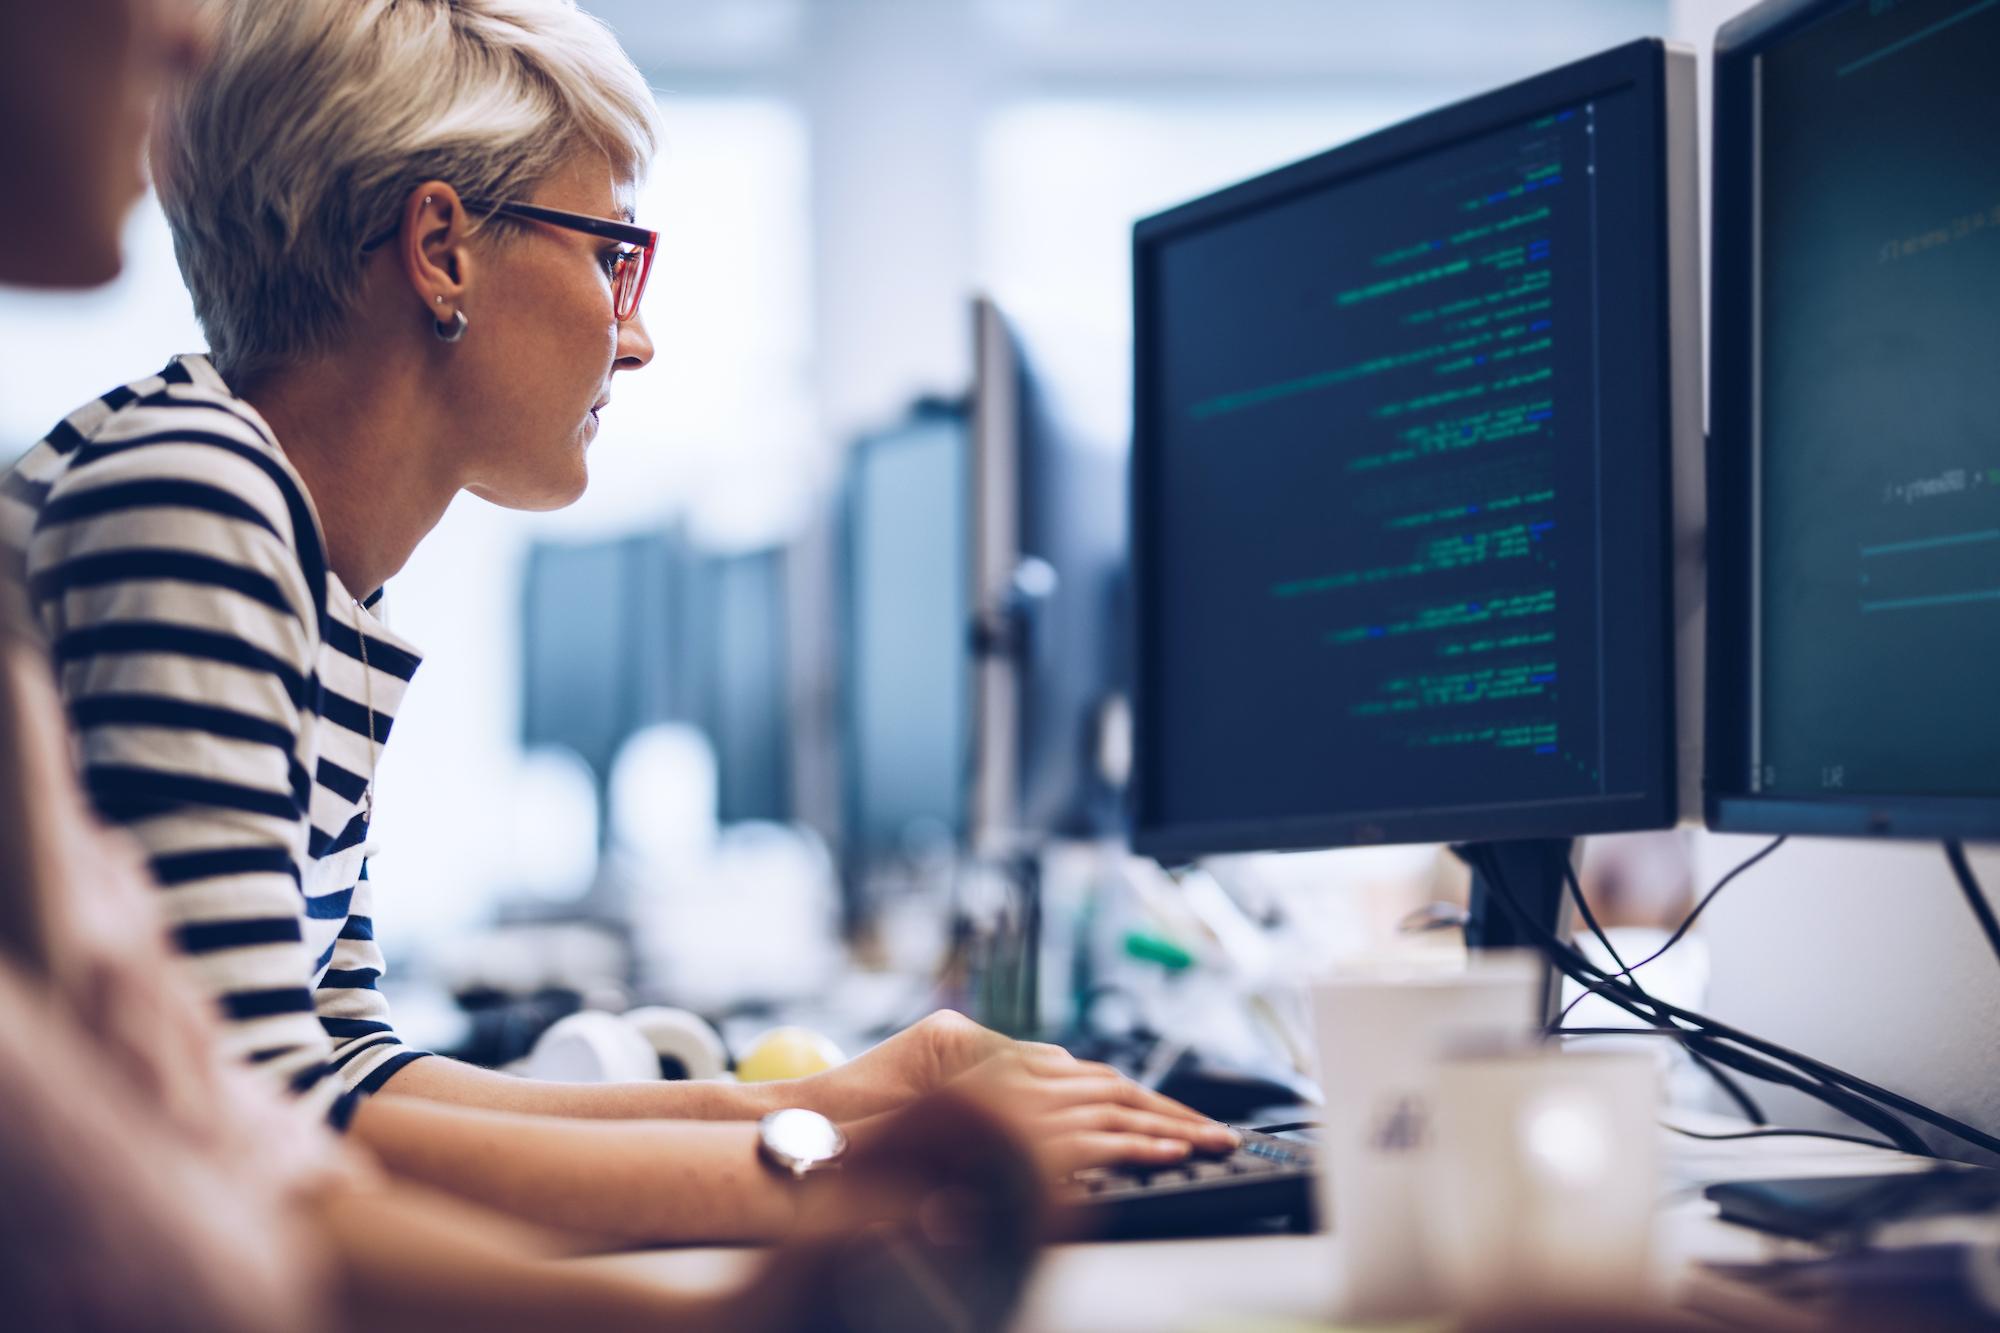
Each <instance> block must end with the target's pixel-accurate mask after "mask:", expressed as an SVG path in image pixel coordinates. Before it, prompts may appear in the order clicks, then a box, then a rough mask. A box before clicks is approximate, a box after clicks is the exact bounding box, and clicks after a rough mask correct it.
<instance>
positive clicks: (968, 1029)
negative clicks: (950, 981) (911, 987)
mask: <svg viewBox="0 0 2000 1333" xmlns="http://www.w3.org/2000/svg"><path fill="white" fill-rule="evenodd" d="M1022 1044H1023V1043H1020V1042H1017V1041H1014V1040H1012V1039H1010V1038H1007V1037H1003V1036H1001V1035H1000V1034H999V1033H997V1032H995V1031H993V1030H992V1029H990V1028H984V1027H981V1026H980V1025H979V1024H977V1023H975V1022H973V1021H972V1020H971V1019H969V1018H967V1017H966V1016H965V1015H964V1014H960V1013H954V1012H953V1011H952V1010H949V1009H940V1010H938V1011H937V1012H935V1013H933V1014H930V1015H928V1016H927V1017H925V1018H923V1019H921V1020H920V1021H918V1022H916V1023H912V1024H911V1025H910V1026H909V1027H906V1028H904V1029H903V1030H902V1031H901V1032H898V1033H897V1034H896V1035H895V1036H893V1037H890V1038H888V1039H887V1040H886V1041H882V1042H879V1043H877V1044H876V1045H875V1046H873V1047H870V1048H869V1049H868V1050H866V1051H863V1052H862V1053H861V1054H860V1055H857V1056H855V1057H854V1058H853V1059H852V1060H849V1061H848V1062H847V1063H846V1064H844V1065H841V1066H839V1067H838V1068H835V1069H829V1070H827V1071H826V1072H825V1073H823V1074H814V1075H812V1076H811V1077H809V1078H802V1079H798V1080H796V1081H794V1082H791V1083H788V1084H782V1085H773V1089H774V1091H777V1090H778V1089H780V1088H782V1091H777V1097H778V1103H777V1104H780V1105H784V1106H809V1107H811V1108H813V1109H814V1110H816V1111H818V1112H819V1113H820V1114H821V1115H824V1116H828V1117H830V1118H831V1119H834V1120H863V1119H866V1118H867V1117H869V1116H874V1115H881V1114H882V1113H883V1112H885V1111H893V1110H895V1109H896V1108H898V1107H901V1106H907V1105H908V1104H909V1103H911V1102H913V1101H915V1100H916V1099H917V1098H919V1097H922V1096H924V1095H925V1094H927V1093H932V1092H936V1091H937V1090H938V1089H940V1088H942V1087H944V1086H945V1085H946V1084H947V1083H950V1082H951V1081H952V1080H953V1079H955V1078H957V1077H958V1076H959V1075H961V1074H963V1073H965V1072H966V1071H967V1070H969V1069H972V1068H973V1067H974V1066H976V1065H978V1064H981V1063H983V1062H984V1061H986V1060H989V1059H991V1058H992V1057H993V1056H996V1055H999V1054H1000V1053H1001V1052H1003V1051H1006V1050H1010V1049H1012V1048H1014V1047H1016V1046H1020V1045H1022ZM1047 1049H1049V1050H1056V1049H1057V1048H1055V1047H1048V1048H1047ZM788 1099H789V1100H788Z"/></svg>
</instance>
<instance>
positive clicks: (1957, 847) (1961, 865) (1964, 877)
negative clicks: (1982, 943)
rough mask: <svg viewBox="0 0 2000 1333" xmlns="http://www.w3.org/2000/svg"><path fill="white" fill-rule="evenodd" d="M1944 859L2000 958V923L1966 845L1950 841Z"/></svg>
mask: <svg viewBox="0 0 2000 1333" xmlns="http://www.w3.org/2000/svg"><path fill="white" fill-rule="evenodd" d="M1944 859H1945V860H1947V861H1949V862H1951V873H1952V875H1953V877H1955V878H1956V879H1957V880H1958V887H1959V890H1960V891H1961V892H1962V893H1964V894H1965V901H1966V903H1967V904H1968V905H1970V906H1971V908H1972V914H1973V915H1974V916H1975V917H1978V918H1979V928H1980V929H1981V930H1983V931H1985V932H1986V942H1987V943H1988V944H1990V945H1992V946H1993V953H1994V955H1995V956H1996V957H2000V921H1995V920H1994V919H1993V905H1992V904H1991V903H1989V902H1987V901H1986V891H1985V890H1984V889H1982V888H1980V887H1979V879H1978V877H1977V876H1976V875H1974V874H1973V873H1972V862H1970V861H1968V860H1966V858H1965V844H1964V843H1962V842H1960V841H1959V840H1958V839H1956V838H1951V839H1948V840H1947V841H1946V842H1945V845H1944Z"/></svg>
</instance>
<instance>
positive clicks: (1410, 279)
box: [1133, 42, 1699, 859]
mask: <svg viewBox="0 0 2000 1333" xmlns="http://www.w3.org/2000/svg"><path fill="white" fill-rule="evenodd" d="M1691 89H1692V75H1691V71H1690V66H1689V63H1688V62H1687V61H1686V58H1685V57H1682V56H1679V55H1677V54H1675V53H1673V52H1670V51H1669V50H1668V49H1667V48H1666V47H1664V46H1663V45H1662V44H1660V43H1657V42H1640V43H1634V44H1632V45H1630V46H1627V47H1623V48H1620V49H1618V50H1616V51H1612V52H1609V53H1606V54H1604V55H1601V56H1598V57H1595V58H1593V59H1590V60H1586V61H1583V62H1580V63H1578V64H1575V65H1571V66H1568V67H1565V68H1563V69H1560V70H1557V71H1554V72H1552V73H1549V74H1546V75H1543V76H1541V77H1539V78H1535V79H1531V80H1528V81H1527V82H1524V83H1521V84H1517V85H1514V86H1512V87H1509V88H1506V89H1503V90H1501V91H1499V92H1496V93H1492V94H1490V95H1487V96H1484V97H1480V98H1477V99H1474V100H1472V101H1470V102H1465V103H1461V104H1459V105H1456V106H1452V107H1448V108H1446V109H1444V110H1442V111H1439V112H1436V113H1434V114H1432V115H1428V116H1425V117H1422V118H1420V119H1418V120H1415V121H1411V122H1408V123H1406V124H1403V125H1400V126H1397V127H1395V128H1392V129H1389V130H1386V131H1383V132H1382V133H1379V134H1376V135H1373V136H1371V137H1369V138H1367V139H1364V140H1361V141H1359V142H1357V143H1354V144H1351V145H1348V146H1346V147H1344V148H1340V149H1336V150H1334V151H1332V152H1329V153H1326V154H1323V155H1321V156H1319V157H1316V158H1313V159H1310V160H1308V161H1305V162H1301V163H1298V164H1296V165H1294V166H1291V167H1287V168H1284V169H1282V170H1279V171H1276V172H1273V173H1271V174H1269V175H1267V176H1263V177H1259V178H1258V179H1256V180H1252V181H1249V182H1247V183H1245V184H1242V185H1239V186H1236V187H1233V188H1231V189H1228V190H1224V191H1222V192H1220V193H1219V194H1216V195H1212V196H1210V197H1208V198H1205V199H1201V200H1197V201H1195V202H1194V203H1191V204H1188V205H1185V206H1183V207H1181V208H1177V209H1174V210H1172V211H1171V212H1168V213H1164V214H1161V215H1159V216H1156V217H1153V218H1149V219H1147V220H1145V221H1143V222H1141V223H1140V224H1139V226H1138V228H1137V230H1136V232H1135V249H1134V282H1135V316H1136V327H1135V354H1136V379H1135V388H1136V401H1135V436H1134V483H1133V487H1134V489H1133V513H1134V523H1135V532H1134V542H1135V544H1134V561H1135V572H1134V580H1135V607H1136V613H1137V622H1138V624H1137V656H1136V662H1137V667H1136V674H1137V696H1136V699H1135V714H1134V721H1135V724H1136V732H1135V740H1136V766H1135V771H1134V774H1133V781H1134V824H1135V832H1134V836H1135V842H1136V844H1137V845H1138V847H1139V848H1140V850H1142V851H1145V852H1147V853H1148V854H1151V855H1155V856H1159V857H1162V858H1167V859H1173V858H1182V857H1188V856H1193V855H1199V854H1206V853H1213V852H1223V851H1232V850H1250V849H1256V848H1283V847H1310V846H1331V845H1344V844H1351V843H1357V842H1379V841H1418V840H1426V841H1428V840H1438V839H1452V840H1473V839H1528V838H1549V837H1567V836H1573V835H1579V834H1584V833H1591V832H1601V831H1610V830H1616V829H1633V828H1644V827H1658V826H1662V825H1666V824H1669V823H1671V822H1672V821H1673V819H1674V817H1675V814H1676V811H1677V808H1678V799H1677V792H1676V758H1675V735H1676V711H1677V710H1676V707H1675V701H1674V689H1675V679H1676V673H1675V669H1674V623H1673V622H1674V610H1673V607H1674V595H1673V585H1674V575H1675V570H1674V559H1673V554H1672V535H1673V506H1672V489H1673V452H1674V439H1675V434H1676V430H1677V429H1678V430H1679V431H1680V432H1681V433H1682V434H1683V435H1684V436H1685V434H1686V432H1687V431H1688V429H1689V428H1691V427H1692V426H1693V424H1694V422H1695V421H1697V420H1698V415H1699V413H1698V405H1697V404H1696V403H1694V402H1692V401H1689V399H1690V398H1691V397H1692V396H1693V393H1694V391H1695V388H1694V383H1693V381H1692V379H1691V378H1690V376H1689V375H1688V374H1687V362H1688V360H1689V358H1690V353H1691V352H1692V351H1693V350H1694V348H1691V347H1690V342H1691V340H1693V339H1695V338H1698V332H1697V331H1696V330H1694V329H1693V328H1692V327H1691V320H1692V316H1693V313H1694V311H1693V308H1692V306H1691V304H1689V303H1688V302H1686V301H1685V300H1683V299H1681V297H1682V292H1683V289H1684V288H1687V289H1691V287H1692V284H1693V283H1694V281H1695V278H1694V275H1693V273H1692V272H1691V271H1689V265H1688V263H1687V262H1686V261H1687V256H1688V254H1689V253H1690V252H1689V251H1688V249H1687V245H1688V244H1691V238H1692V235H1693V233H1694V229H1695V218H1696V214H1695V212H1694V202H1693V199H1692V197H1691V195H1688V197H1680V196H1682V195H1683V194H1684V193H1685V191H1684V187H1685V186H1688V185H1691V184H1692V182H1691V180H1689V179H1687V178H1688V177H1689V176H1690V175H1691V165H1690V164H1691V163H1692V160H1693V159H1692V146H1691V142H1690V141H1689V135H1690V134H1691V126H1692V107H1691V105H1690V104H1689V101H1690V94H1691ZM1694 346H1695V348H1698V343H1697V344H1695V345H1694ZM1677 400H1678V401H1677Z"/></svg>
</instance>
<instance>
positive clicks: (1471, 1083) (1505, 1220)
mask: <svg viewBox="0 0 2000 1333" xmlns="http://www.w3.org/2000/svg"><path fill="white" fill-rule="evenodd" d="M1659 1104H1660V1073H1659V1066H1658V1065H1657V1064H1656V1063H1655V1062H1654V1060H1653V1059H1652V1057H1651V1056H1650V1055H1648V1054H1646V1053H1644V1052H1639V1051H1560V1050H1556V1049H1553V1048H1550V1047H1538V1048H1531V1049H1517V1050H1514V1051H1511V1052H1478V1051H1465V1052H1461V1053H1456V1054H1453V1055H1451V1056H1448V1057H1446V1058H1445V1059H1444V1060H1443V1061H1442V1062H1441V1063H1440V1064H1439V1066H1438V1071H1437V1080H1436V1088H1435V1093H1434V1095H1433V1100H1432V1110H1433V1114H1434V1116H1435V1120H1434V1128H1435V1130H1436V1139H1435V1142H1434V1144H1433V1147H1432V1150H1431V1154H1430V1159H1429V1163H1428V1180H1427V1182H1426V1184H1427V1189H1426V1194H1427V1197H1428V1203H1429V1207H1428V1209H1427V1226H1428V1232H1429V1244H1428V1247H1427V1248H1428V1250H1429V1252H1430V1254H1431V1255H1432V1257H1433V1258H1434V1260H1435V1261H1436V1269H1437V1272H1438V1273H1439V1274H1440V1275H1441V1276H1442V1278H1443V1280H1444V1285H1445V1289H1446V1291H1447V1292H1448V1294H1449V1295H1450V1297H1451V1302H1452V1305H1453V1306H1454V1307H1455V1308H1458V1309H1461V1310H1480V1311H1490V1310H1505V1309H1510V1308H1516V1309H1518V1308H1537V1309H1548V1308H1555V1307H1561V1306H1572V1305H1582V1306H1589V1307H1593V1308H1598V1309H1610V1308H1617V1307H1619V1306H1634V1307H1636V1306H1639V1305H1642V1304H1644V1303H1645V1302H1646V1301H1647V1300H1648V1299H1649V1298H1650V1297H1651V1296H1652V1295H1653V1294H1654V1293H1653V1291H1652V1285H1653V1223H1654V1215H1655V1213H1656V1211H1657V1208H1658V1199H1659V1178H1660V1166H1659V1129H1658V1125H1657V1121H1658V1118H1659Z"/></svg>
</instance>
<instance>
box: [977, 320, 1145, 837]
mask: <svg viewBox="0 0 2000 1333" xmlns="http://www.w3.org/2000/svg"><path fill="white" fill-rule="evenodd" d="M973 347H974V354H975V364H976V366H977V374H976V377H975V381H974V386H973V394H972V420H973V460H974V461H973V477H974V497H973V514H974V529H975V534H976V535H975V540H974V548H973V549H974V556H973V564H972V570H971V578H972V593H971V595H972V598H973V604H974V606H975V607H976V608H977V610H976V614H977V617H978V622H979V625H980V627H981V630H982V633H981V635H980V637H979V640H978V646H979V648H980V650H981V651H980V664H979V669H978V677H977V679H978V694H977V708H976V713H977V717H978V724H977V732H976V735H977V742H976V767H975V777H974V780H973V794H972V830H971V836H972V842H973V844H974V845H975V846H976V847H984V848H986V849H989V850H996V849H1020V848H1025V847H1029V846H1032V845H1033V844H1036V843H1039V842H1041V841H1044V840H1046V839H1049V838H1089V837H1096V836H1102V835H1105V834H1109V833H1113V832H1116V831H1119V830H1120V829H1121V828H1122V826H1123V822H1124V820H1123V809H1122V801H1123V793H1122V791H1121V790H1120V789H1119V787H1118V786H1117V785H1116V783H1115V782H1114V781H1113V780H1112V779H1113V775H1110V774H1107V772H1106V769H1105V765H1104V764H1103V762H1102V757H1103V756H1102V750H1103V744H1102V739H1103V738H1102V735H1101V731H1102V728H1103V726H1104V720H1105V715H1106V710H1107V709H1109V708H1113V707H1116V706H1117V701H1118V700H1120V699H1122V698H1123V697H1124V696H1125V695H1126V693H1127V692H1128V688H1129V687H1128V684H1127V682H1126V680H1125V679H1124V678H1123V676H1122V675H1121V674H1120V670H1121V668H1122V667H1123V666H1124V663H1125V658H1126V654H1125V653H1124V651H1123V648H1124V641H1125V639H1126V637H1127V635H1128V622H1127V618H1126V617H1125V615H1124V605H1123V602H1122V600H1121V599H1120V598H1119V596H1118V593H1119V584H1120V576H1121V571H1122V570H1123V568H1124V565H1125V545H1126V512H1125V511H1126V462H1127V456H1128V448H1127V446H1126V442H1125V441H1122V440H1105V439H1096V438H1092V437H1091V436H1090V435H1089V434H1088V433H1087V432H1086V431H1084V430H1083V429H1082V428H1080V427H1079V426H1078V425H1077V424H1076V423H1075V422H1074V420H1073V419H1072V418H1071V417H1070V415H1069V414H1067V413H1065V412H1064V411H1063V410H1062V407H1061V405H1060V404H1059V403H1058V402H1057V401H1056V397H1055V393H1054V390H1053V388H1052V386H1051V385H1050V383H1049V381H1048V379H1047V378H1045V377H1044V376H1042V375H1041V374H1038V373H1037V371H1036V368H1035V364H1034V361H1033V358H1032V356H1031V355H1030V351H1029V346H1028V343H1027V342H1026V340H1025V339H1024V338H1023V337H1022V335H1021V333H1020V330H1019V329H1018V328H1017V327H1016V326H1015V325H1014V324H1013V323H1012V322H1010V321H1009V320H1008V318H1007V317H1006V315H1005V313H1004V312H1003V311H1002V310H1001V309H1000V307H999V306H998V305H997V304H996V303H995V302H993V301H992V300H991V299H988V298H985V297H981V298H979V299H977V300H975V301H974V302H973Z"/></svg>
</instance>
